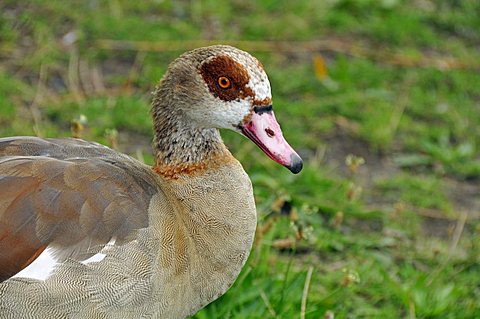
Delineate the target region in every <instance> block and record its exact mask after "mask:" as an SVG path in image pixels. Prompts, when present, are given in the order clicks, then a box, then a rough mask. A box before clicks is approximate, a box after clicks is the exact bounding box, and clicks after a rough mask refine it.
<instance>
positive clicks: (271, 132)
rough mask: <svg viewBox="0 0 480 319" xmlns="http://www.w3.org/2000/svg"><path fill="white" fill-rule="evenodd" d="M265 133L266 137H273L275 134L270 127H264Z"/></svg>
mask: <svg viewBox="0 0 480 319" xmlns="http://www.w3.org/2000/svg"><path fill="white" fill-rule="evenodd" d="M265 133H267V135H268V137H274V136H275V132H274V131H272V129H270V128H268V127H267V128H266V129H265Z"/></svg>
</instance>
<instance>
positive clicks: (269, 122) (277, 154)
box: [240, 105, 303, 174]
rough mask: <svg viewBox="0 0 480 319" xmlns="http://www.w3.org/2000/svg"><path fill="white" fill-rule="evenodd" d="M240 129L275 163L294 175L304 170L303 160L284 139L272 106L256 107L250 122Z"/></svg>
mask: <svg viewBox="0 0 480 319" xmlns="http://www.w3.org/2000/svg"><path fill="white" fill-rule="evenodd" d="M240 129H241V131H242V133H243V134H244V135H245V136H246V137H248V138H249V139H251V140H252V141H253V142H254V143H255V144H257V146H258V147H260V149H261V150H262V151H264V152H265V154H267V155H268V157H270V158H271V159H273V160H274V161H275V162H277V163H279V164H282V165H283V166H285V167H286V168H288V169H289V170H290V171H291V172H292V173H294V174H297V173H298V172H300V171H301V170H302V167H303V163H302V159H301V158H300V156H298V154H297V153H296V152H295V151H294V150H293V148H292V147H291V146H290V145H288V143H287V141H286V140H285V138H284V137H283V134H282V130H281V129H280V125H278V122H277V120H276V119H275V115H274V114H273V111H272V107H271V106H270V105H269V106H263V107H255V108H254V112H253V113H252V117H251V118H250V121H249V122H247V123H245V124H244V125H240Z"/></svg>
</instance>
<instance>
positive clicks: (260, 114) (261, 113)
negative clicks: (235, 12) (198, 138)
mask: <svg viewBox="0 0 480 319" xmlns="http://www.w3.org/2000/svg"><path fill="white" fill-rule="evenodd" d="M159 97H161V98H162V99H164V100H165V99H166V100H168V101H170V102H169V103H171V104H172V105H174V110H171V112H173V113H176V115H175V116H177V117H178V116H181V117H182V118H184V119H185V122H188V123H189V125H191V126H193V127H195V128H196V129H229V130H233V131H236V132H238V133H240V134H242V135H244V136H246V137H247V138H249V139H250V140H252V141H253V142H254V143H255V144H256V145H257V146H258V147H259V148H260V149H261V150H262V151H263V152H265V154H267V156H269V157H270V158H271V159H273V160H274V161H276V162H278V163H280V164H281V165H283V166H285V167H287V168H288V169H289V170H290V171H291V172H293V173H295V174H296V173H298V172H300V170H301V169H302V160H301V158H300V156H298V154H297V153H296V152H295V151H294V150H293V148H292V147H291V146H290V145H289V144H288V143H287V141H286V140H285V138H284V137H283V134H282V131H281V129H280V126H279V124H278V122H277V121H276V119H275V115H274V112H273V108H272V94H271V88H270V82H269V80H268V77H267V74H266V73H265V70H264V69H263V67H262V65H261V63H260V62H259V61H258V60H257V59H256V58H254V57H253V56H251V55H250V54H248V53H247V52H244V51H242V50H239V49H237V48H234V47H231V46H225V45H216V46H209V47H204V48H199V49H195V50H193V51H189V52H187V53H184V54H183V55H181V56H180V57H179V58H177V59H176V60H175V61H173V62H172V63H171V65H170V66H169V68H168V71H167V72H166V74H165V75H164V77H163V78H162V80H161V82H160V85H159V86H158V88H157V92H156V98H157V99H158V98H159ZM155 104H156V103H154V105H155ZM157 104H158V103H157ZM153 112H154V114H155V109H154V110H153Z"/></svg>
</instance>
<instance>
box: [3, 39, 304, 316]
mask: <svg viewBox="0 0 480 319" xmlns="http://www.w3.org/2000/svg"><path fill="white" fill-rule="evenodd" d="M152 115H153V121H154V134H155V137H154V142H153V148H154V154H155V158H156V160H155V164H154V166H153V167H150V166H147V165H145V164H143V163H141V162H139V161H137V160H135V159H133V158H131V157H129V156H127V155H124V154H121V153H118V152H116V151H114V150H112V149H110V148H108V147H105V146H103V145H100V144H97V143H93V142H86V141H83V140H80V139H71V138H67V139H46V138H45V139H43V138H36V137H7V138H2V139H0V282H1V283H0V317H1V318H122V319H124V318H140V317H141V318H144V317H148V318H185V317H187V316H189V315H192V314H194V313H196V312H197V311H198V310H199V309H201V308H202V307H204V306H205V305H207V304H208V303H210V302H211V301H213V300H215V299H216V298H218V297H219V296H221V295H222V294H224V293H225V292H226V291H227V289H228V288H229V287H230V286H231V285H232V284H233V282H234V281H235V279H236V277H237V276H238V274H239V272H240V270H241V268H242V267H243V265H244V264H245V261H246V259H247V257H248V254H249V252H250V248H251V246H252V241H253V237H254V233H255V227H256V211H255V203H254V198H253V193H252V185H251V182H250V180H249V178H248V176H247V174H246V173H245V172H244V170H243V168H242V166H241V164H240V163H239V162H238V161H237V160H236V159H235V158H234V157H233V156H232V155H231V154H230V152H229V151H228V150H227V148H226V147H225V145H224V144H223V142H222V139H221V137H220V134H219V131H218V129H220V128H226V129H231V130H234V131H236V132H239V133H241V134H243V135H245V136H246V137H248V138H249V139H251V140H252V141H253V142H254V143H255V144H257V145H258V146H259V147H260V148H261V149H262V150H263V151H264V152H265V153H266V154H267V155H268V156H269V157H270V158H272V159H273V160H274V161H277V162H278V163H280V164H282V165H284V166H286V167H287V168H289V169H290V170H291V171H292V172H293V173H298V172H299V171H300V170H301V168H302V161H301V159H300V157H299V156H298V155H297V154H296V153H295V151H294V150H293V149H292V148H291V147H290V146H289V145H288V144H287V142H286V141H285V139H284V138H283V136H282V132H281V130H280V127H279V125H278V123H277V122H276V120H275V116H274V113H273V111H272V104H271V91H270V84H269V81H268V78H267V75H266V74H265V71H264V70H263V67H262V65H261V64H260V63H259V62H258V61H257V60H256V59H255V58H254V57H252V56H251V55H249V54H248V53H246V52H244V51H241V50H239V49H236V48H233V47H230V46H224V45H218V46H211V47H205V48H199V49H196V50H193V51H190V52H187V53H185V54H183V55H181V56H180V57H179V58H178V59H176V60H175V61H174V62H172V63H171V65H170V66H169V69H168V71H167V72H166V74H165V75H164V77H163V79H162V80H161V81H160V83H159V85H158V87H157V88H156V90H155V92H154V98H153V102H152Z"/></svg>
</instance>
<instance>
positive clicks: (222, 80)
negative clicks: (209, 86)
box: [218, 76, 231, 89]
mask: <svg viewBox="0 0 480 319" xmlns="http://www.w3.org/2000/svg"><path fill="white" fill-rule="evenodd" d="M218 85H220V87H221V88H222V89H228V88H230V86H231V83H230V79H229V78H227V77H224V76H221V77H219V78H218Z"/></svg>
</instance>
